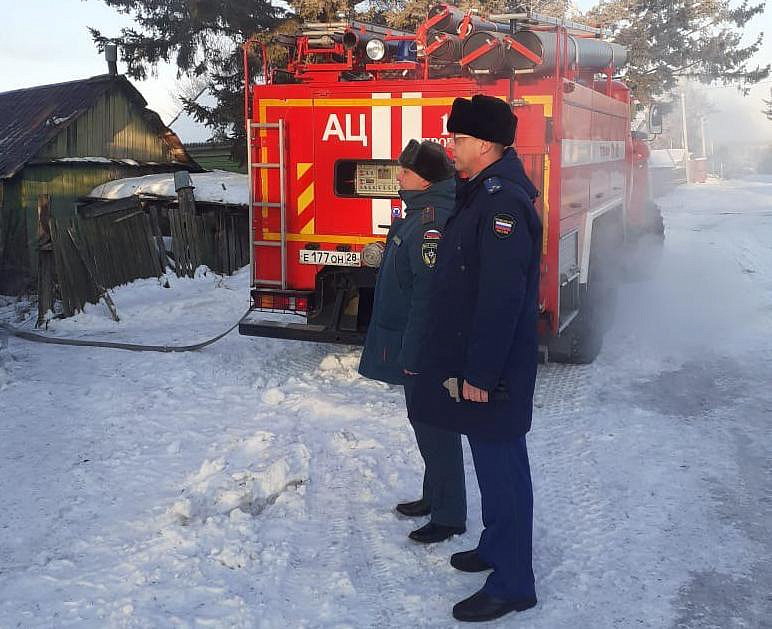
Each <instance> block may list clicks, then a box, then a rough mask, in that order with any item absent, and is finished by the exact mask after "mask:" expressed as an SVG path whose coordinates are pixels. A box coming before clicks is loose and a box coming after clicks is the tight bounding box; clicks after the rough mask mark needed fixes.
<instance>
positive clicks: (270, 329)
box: [239, 311, 365, 345]
mask: <svg viewBox="0 0 772 629" xmlns="http://www.w3.org/2000/svg"><path fill="white" fill-rule="evenodd" d="M266 314H267V313H265V312H260V311H251V312H249V313H248V314H247V315H246V316H245V317H244V318H243V319H242V320H241V321H239V334H243V335H245V336H266V337H269V338H274V339H293V340H297V341H316V342H317V343H339V344H341V345H364V342H365V334H364V333H362V332H351V331H347V330H334V329H330V328H326V327H324V326H321V325H313V324H308V323H299V322H294V321H275V320H271V319H266V318H265V317H266Z"/></svg>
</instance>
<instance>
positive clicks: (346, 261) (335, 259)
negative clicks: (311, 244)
mask: <svg viewBox="0 0 772 629" xmlns="http://www.w3.org/2000/svg"><path fill="white" fill-rule="evenodd" d="M300 264H325V265H328V266H362V262H361V254H360V253H359V252H358V251H327V250H324V249H301V250H300Z"/></svg>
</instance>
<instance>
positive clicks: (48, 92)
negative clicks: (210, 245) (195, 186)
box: [0, 74, 202, 179]
mask: <svg viewBox="0 0 772 629" xmlns="http://www.w3.org/2000/svg"><path fill="white" fill-rule="evenodd" d="M116 86H117V87H119V88H120V89H123V90H124V91H125V93H126V95H127V97H128V98H129V99H130V100H132V101H134V102H135V103H136V104H137V105H138V106H139V107H140V108H141V109H144V112H143V114H144V117H145V119H146V120H147V121H148V123H149V124H150V125H151V126H152V127H153V128H154V129H156V130H157V131H158V133H159V136H160V137H161V138H162V139H163V140H164V141H165V142H167V143H168V144H169V145H170V146H171V147H172V150H173V152H174V155H175V161H179V162H183V163H185V164H189V165H190V169H191V170H193V171H195V172H199V171H201V170H202V169H201V167H200V166H199V165H198V164H196V162H195V161H194V160H193V159H191V158H190V156H189V155H188V154H187V153H186V151H185V149H184V147H183V145H182V143H181V142H180V140H179V138H178V137H177V136H176V134H175V133H174V132H173V131H171V130H170V129H169V128H168V127H166V125H164V124H163V122H162V121H161V118H160V117H159V116H158V114H157V113H155V112H154V111H152V110H150V109H146V107H147V101H146V100H145V99H144V98H143V97H142V94H140V93H139V91H138V90H137V88H135V87H134V86H133V85H132V84H131V83H130V82H129V80H128V79H127V78H126V77H124V76H122V75H110V74H103V75H100V76H95V77H91V78H89V79H82V80H79V81H69V82H67V83H55V84H53V85H40V86H37V87H29V88H25V89H19V90H13V91H11V92H2V93H0V179H6V178H9V177H13V176H14V175H15V174H16V173H17V172H18V171H19V170H20V169H21V168H23V167H24V165H25V164H26V163H27V162H28V161H30V160H31V159H32V158H33V157H34V156H35V154H36V153H37V152H38V151H40V150H41V149H42V148H43V147H44V146H45V145H46V144H47V143H48V142H50V141H51V140H52V139H53V138H54V137H56V136H57V135H58V134H59V133H60V132H61V131H63V130H64V129H66V128H67V127H68V126H69V125H70V124H72V122H73V121H74V120H76V119H77V118H78V117H80V116H81V115H82V114H84V113H85V112H86V111H88V110H89V109H90V108H91V107H92V106H93V105H94V103H95V102H96V101H97V100H98V99H99V98H100V97H101V96H102V94H104V93H105V92H106V91H107V90H109V89H111V88H113V87H116Z"/></svg>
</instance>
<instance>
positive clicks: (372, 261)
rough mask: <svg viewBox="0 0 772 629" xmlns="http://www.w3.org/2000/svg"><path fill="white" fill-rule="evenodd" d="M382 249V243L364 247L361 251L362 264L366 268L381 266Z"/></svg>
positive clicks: (372, 243) (373, 243)
mask: <svg viewBox="0 0 772 629" xmlns="http://www.w3.org/2000/svg"><path fill="white" fill-rule="evenodd" d="M384 248H385V247H384V246H383V243H382V242H371V243H370V244H369V245H365V246H364V248H363V249H362V262H364V263H365V265H366V266H373V267H377V266H381V262H382V261H383V250H384Z"/></svg>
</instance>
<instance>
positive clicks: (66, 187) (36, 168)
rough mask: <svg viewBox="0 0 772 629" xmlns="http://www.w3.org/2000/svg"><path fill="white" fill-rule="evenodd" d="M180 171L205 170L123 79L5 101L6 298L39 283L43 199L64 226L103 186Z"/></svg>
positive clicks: (1, 103) (1, 146) (0, 109)
mask: <svg viewBox="0 0 772 629" xmlns="http://www.w3.org/2000/svg"><path fill="white" fill-rule="evenodd" d="M180 169H184V170H187V171H190V172H200V171H201V170H202V168H201V167H200V166H199V165H198V164H197V163H196V161H195V160H194V159H192V158H191V157H190V156H189V155H188V153H187V152H186V150H185V148H184V147H183V145H182V143H181V142H180V140H179V138H178V137H177V136H176V135H175V134H174V133H173V132H172V131H171V130H170V129H168V128H167V127H166V126H165V125H164V124H163V122H162V121H161V118H160V117H159V116H158V114H157V113H155V112H153V111H151V110H150V109H148V108H147V102H146V101H145V99H144V98H143V97H142V95H141V94H140V93H139V91H138V90H137V89H136V88H135V87H134V86H133V85H132V84H131V83H130V82H129V80H128V79H126V77H124V76H121V75H115V74H106V75H100V76H95V77H92V78H89V79H83V80H79V81H70V82H67V83H57V84H54V85H42V86H38V87H32V88H27V89H20V90H14V91H11V92H3V93H0V293H6V294H8V293H17V292H20V291H23V290H24V289H25V288H26V287H27V286H29V283H30V280H31V279H32V277H33V276H34V271H35V268H36V244H37V199H38V195H39V194H47V195H49V200H50V211H51V215H52V216H54V217H56V218H66V217H68V216H71V215H73V214H74V213H75V201H76V200H77V199H78V198H80V197H83V196H85V195H87V194H88V193H89V192H90V191H91V190H92V189H93V188H94V187H95V186H97V185H99V184H102V183H104V182H106V181H111V180H113V179H119V178H124V177H134V176H138V175H145V174H152V173H159V172H172V171H174V170H180Z"/></svg>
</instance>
